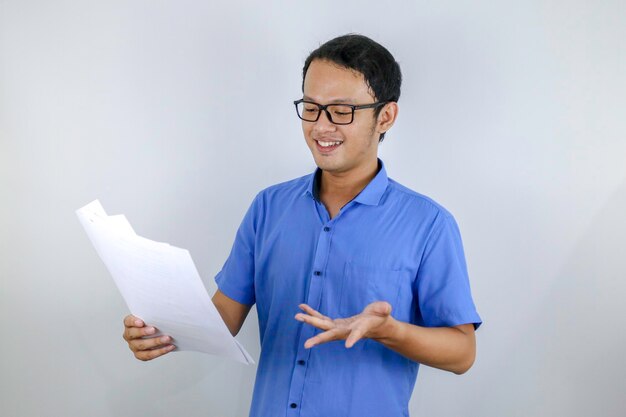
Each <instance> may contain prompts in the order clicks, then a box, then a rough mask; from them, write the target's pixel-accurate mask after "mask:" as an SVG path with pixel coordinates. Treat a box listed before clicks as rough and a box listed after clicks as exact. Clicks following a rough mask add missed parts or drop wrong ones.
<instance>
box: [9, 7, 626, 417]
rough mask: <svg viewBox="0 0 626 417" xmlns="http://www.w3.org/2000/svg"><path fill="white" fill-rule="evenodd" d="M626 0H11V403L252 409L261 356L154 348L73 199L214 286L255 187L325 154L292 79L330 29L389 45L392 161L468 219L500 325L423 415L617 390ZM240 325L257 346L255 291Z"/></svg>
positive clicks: (622, 367) (426, 398)
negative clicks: (174, 252) (396, 67)
mask: <svg viewBox="0 0 626 417" xmlns="http://www.w3.org/2000/svg"><path fill="white" fill-rule="evenodd" d="M625 16H626V12H625V6H624V3H623V2H622V1H601V2H592V1H590V0H588V1H584V0H574V1H517V2H508V1H504V2H496V1H491V2H490V1H471V2H470V1H438V2H426V1H413V2H404V1H402V2H400V1H398V2H387V3H384V2H371V1H343V2H335V1H313V2H299V1H298V2H296V1H292V2H257V3H253V2H250V3H237V2H210V1H190V0H189V1H177V2H166V1H145V0H137V1H108V2H91V1H29V0H20V1H18V0H15V1H7V0H4V1H2V0H0V194H1V198H2V204H1V205H0V261H1V262H0V278H1V281H0V285H1V287H0V291H1V292H0V325H1V330H2V342H1V344H0V361H1V364H0V366H1V368H0V381H1V384H0V415H2V416H7V417H15V416H18V417H21V416H90V417H104V416H111V417H114V416H115V417H119V416H211V417H213V416H224V417H231V416H232V417H235V416H236V417H239V416H246V415H247V412H248V408H249V405H250V399H251V394H252V388H253V384H254V376H255V371H256V368H255V366H244V365H240V364H238V363H235V362H232V361H228V360H222V359H220V358H217V357H214V356H209V355H203V354H199V353H192V352H180V353H176V354H171V355H168V356H167V357H164V358H161V359H160V360H156V361H153V362H149V363H143V362H140V361H137V360H135V359H134V357H133V356H132V355H131V352H130V351H129V350H128V348H127V345H126V343H125V342H124V341H123V340H122V338H121V334H122V318H123V317H124V316H125V315H126V314H127V313H128V310H127V308H126V306H125V304H124V302H123V300H122V298H121V296H120V294H119V292H118V291H117V289H116V287H115V285H114V283H113V280H112V279H111V277H110V276H109V275H108V273H107V271H106V269H105V267H104V265H103V263H102V262H101V261H100V259H99V258H98V256H97V255H96V253H95V251H94V249H93V248H92V246H91V244H90V242H89V241H88V239H87V236H86V235H85V233H84V231H83V230H82V228H81V226H80V224H79V223H78V221H77V218H76V216H75V214H74V210H75V209H77V208H79V207H81V206H83V205H84V204H86V203H88V202H90V201H92V200H93V199H95V198H99V199H100V201H101V202H102V204H103V205H104V207H105V209H106V210H107V211H108V212H109V214H118V213H124V214H126V216H127V217H128V219H129V220H130V222H131V223H132V224H133V226H134V227H135V229H136V231H137V232H138V233H139V234H141V235H143V236H146V237H148V238H151V239H154V240H159V241H165V242H169V243H170V244H173V245H176V246H180V247H184V248H188V249H189V250H190V252H191V254H192V256H193V258H194V260H195V263H196V265H197V267H198V269H199V271H200V274H201V276H202V278H203V281H204V283H205V285H206V287H207V291H208V292H209V293H210V294H212V293H213V292H214V291H215V288H216V286H215V283H214V281H213V277H214V276H215V274H216V273H217V272H218V271H219V270H220V268H221V266H222V264H223V262H224V261H225V260H226V257H227V255H228V253H229V251H230V247H231V245H232V242H233V239H234V234H235V231H236V229H237V227H238V225H239V223H240V221H241V219H242V216H243V214H244V212H245V211H246V209H247V208H248V205H249V204H250V202H251V201H252V198H253V197H254V195H255V194H256V193H257V192H258V191H259V190H261V189H262V188H264V187H267V186H269V185H271V184H274V183H277V182H281V181H285V180H288V179H291V178H294V177H298V176H301V175H305V174H307V173H310V172H311V171H312V170H313V169H314V167H315V166H314V162H313V159H312V157H311V156H310V153H309V151H308V149H307V147H306V145H305V143H304V140H303V137H302V132H301V126H300V121H299V120H298V119H297V117H296V113H295V111H294V108H293V104H292V101H293V100H295V99H298V98H300V97H301V94H302V93H301V90H300V88H301V68H302V64H303V61H304V59H305V57H306V56H307V54H308V53H309V52H310V51H311V50H313V49H315V48H316V47H317V46H318V45H319V44H321V43H322V42H324V41H326V40H328V39H330V38H332V37H335V36H338V35H341V34H345V33H348V32H357V33H362V34H365V35H367V36H370V37H372V38H373V39H375V40H377V41H379V42H380V43H382V44H383V45H385V46H386V47H387V48H388V49H389V50H390V51H391V52H392V53H393V54H394V55H395V57H396V59H397V60H398V61H399V62H400V64H401V67H402V71H403V75H404V83H403V88H402V96H401V98H400V102H399V105H400V114H399V119H398V121H397V124H396V125H395V126H394V127H393V129H392V130H391V131H390V133H389V134H388V136H387V138H386V140H385V142H384V143H383V144H382V146H381V151H380V154H381V157H382V158H383V159H384V161H385V163H386V165H387V168H388V172H389V175H390V176H391V177H392V178H394V179H395V180H397V181H399V182H401V183H403V184H405V185H407V186H409V187H410V188H412V189H414V190H416V191H419V192H421V193H423V194H426V195H429V196H431V197H432V198H434V199H435V200H437V201H439V202H440V203H441V204H443V205H444V206H445V207H447V208H448V209H449V210H450V211H451V212H452V213H453V214H454V215H455V217H456V219H457V220H458V222H459V225H460V228H461V232H462V236H463V239H464V244H465V250H466V256H467V260H468V265H469V272H470V277H471V283H472V290H473V295H474V299H475V302H476V304H477V306H478V310H479V312H480V314H481V315H482V317H483V319H484V321H485V324H484V326H483V327H482V328H481V329H480V330H479V331H478V333H477V343H478V357H477V361H476V363H475V365H474V367H473V368H472V369H471V370H470V371H469V372H468V373H467V374H465V375H463V376H456V375H453V374H450V373H445V372H442V371H438V370H434V369H430V368H427V367H422V369H421V371H420V375H419V377H418V382H417V384H416V387H415V391H414V394H413V397H412V400H411V404H410V409H411V413H412V415H413V416H417V417H419V416H430V417H436V416H472V417H502V416H505V417H508V416H524V417H526V416H546V417H554V416H568V417H569V416H591V415H594V416H615V417H617V416H623V415H624V413H626V397H625V396H624V386H625V385H626V381H625V375H626V360H625V359H624V356H623V354H624V346H625V345H626V330H625V325H624V317H625V316H626V303H624V302H623V301H622V300H623V298H624V296H625V295H626V279H625V278H626V272H625V271H626V251H625V244H624V236H625V235H626V163H625V162H626V122H625V119H626V118H625V113H624V110H625V109H626V102H625V97H626V82H625V76H624V74H625V73H626V66H625V57H626V48H625V45H624V39H626V29H625V27H626V21H625ZM238 339H239V340H240V341H241V342H242V343H243V344H244V345H245V346H246V347H247V348H248V350H249V351H250V353H251V354H252V355H253V356H254V357H255V359H258V354H259V343H258V328H257V321H256V314H255V312H254V311H253V312H252V313H251V315H250V317H249V319H248V320H247V322H246V324H245V326H244V328H243V330H242V332H241V333H240V335H239V336H238Z"/></svg>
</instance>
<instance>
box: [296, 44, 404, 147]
mask: <svg viewBox="0 0 626 417" xmlns="http://www.w3.org/2000/svg"><path fill="white" fill-rule="evenodd" d="M316 59H320V60H327V61H330V62H333V63H334V64H337V65H339V66H341V67H344V68H348V69H351V70H354V71H357V72H360V73H361V74H363V76H364V78H365V82H366V83H367V85H368V87H369V88H370V90H371V91H372V93H373V94H374V98H375V99H376V101H380V102H390V101H398V100H399V99H400V86H401V84H402V73H401V72H400V65H399V64H398V63H397V62H396V60H395V58H394V57H393V55H391V53H390V52H389V51H388V50H387V49H386V48H385V47H384V46H382V45H381V44H379V43H377V42H375V41H373V40H372V39H370V38H368V37H367V36H363V35H358V34H354V33H350V34H347V35H343V36H339V37H337V38H334V39H331V40H329V41H328V42H326V43H324V44H322V45H321V46H320V47H319V48H317V49H316V50H314V51H313V52H311V53H310V54H309V56H308V57H307V59H306V61H304V68H302V91H303V92H304V78H305V77H306V72H307V70H308V69H309V66H310V65H311V62H313V61H314V60H316ZM381 109H382V107H378V108H377V109H376V111H375V113H374V117H378V114H379V113H380V111H381ZM384 137H385V133H382V134H381V135H380V137H379V139H378V140H379V141H381V142H382V140H383V138H384Z"/></svg>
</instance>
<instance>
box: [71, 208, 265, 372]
mask: <svg viewBox="0 0 626 417" xmlns="http://www.w3.org/2000/svg"><path fill="white" fill-rule="evenodd" d="M76 214H77V215H78V219H79V220H80V222H81V223H82V225H83V227H84V228H85V232H87V235H88V236H89V239H90V240H91V243H93V245H94V247H95V249H96V251H97V252H98V255H100V258H101V259H102V261H103V262H104V264H105V265H106V267H107V269H108V270H109V272H110V273H111V275H112V277H113V280H114V281H115V284H116V285H117V287H118V289H119V290H120V292H121V293H122V296H123V297H124V300H125V301H126V304H127V305H128V307H129V309H130V311H131V312H132V314H133V315H135V316H137V317H140V318H141V319H142V320H143V321H144V322H145V323H148V324H150V325H151V326H155V327H156V328H157V329H159V331H160V332H161V333H163V334H167V335H170V336H171V337H172V338H173V339H174V342H173V343H174V344H175V345H176V346H177V348H178V350H193V351H198V352H205V353H211V354H214V355H220V356H226V357H228V358H231V359H234V360H237V361H239V362H243V363H246V364H250V363H254V361H253V360H252V358H251V357H250V355H249V354H248V352H246V350H245V349H244V348H243V346H241V345H240V344H239V342H237V340H235V338H234V337H232V335H231V334H230V332H229V331H228V329H227V327H226V324H224V321H223V320H222V318H221V316H220V315H219V313H218V311H217V309H216V308H215V306H214V305H213V303H212V302H211V300H210V298H209V296H208V294H207V292H206V289H205V288H204V285H203V284H202V281H201V280H200V276H199V274H198V271H197V270H196V267H195V265H194V263H193V260H192V259H191V256H190V255H189V252H188V251H187V250H185V249H180V248H177V247H174V246H170V245H168V244H167V243H160V242H155V241H152V240H149V239H146V238H143V237H141V236H138V235H137V234H135V232H134V230H133V228H132V227H131V225H130V223H129V222H128V220H126V217H124V216H123V215H118V216H108V215H107V214H106V212H105V211H104V209H103V208H102V205H100V202H99V201H98V200H95V201H93V202H91V203H89V204H87V205H86V206H85V207H83V208H81V209H79V210H77V211H76Z"/></svg>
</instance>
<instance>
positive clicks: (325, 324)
mask: <svg viewBox="0 0 626 417" xmlns="http://www.w3.org/2000/svg"><path fill="white" fill-rule="evenodd" d="M295 318H296V320H298V321H301V322H303V323H307V324H310V325H311V326H314V327H317V328H318V329H321V330H330V329H332V328H334V327H335V324H334V323H333V322H332V320H330V319H328V318H323V319H320V318H318V317H312V316H309V315H306V314H302V313H298V314H296V317H295Z"/></svg>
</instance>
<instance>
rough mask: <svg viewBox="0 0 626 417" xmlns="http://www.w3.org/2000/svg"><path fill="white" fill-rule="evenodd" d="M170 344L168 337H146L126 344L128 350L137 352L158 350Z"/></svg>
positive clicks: (170, 340)
mask: <svg viewBox="0 0 626 417" xmlns="http://www.w3.org/2000/svg"><path fill="white" fill-rule="evenodd" d="M171 343H172V338H171V337H170V336H158V337H146V338H143V339H136V340H131V341H130V342H128V346H129V347H130V350H132V351H133V352H139V351H142V350H150V349H158V348H161V347H163V346H165V345H169V344H171Z"/></svg>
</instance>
